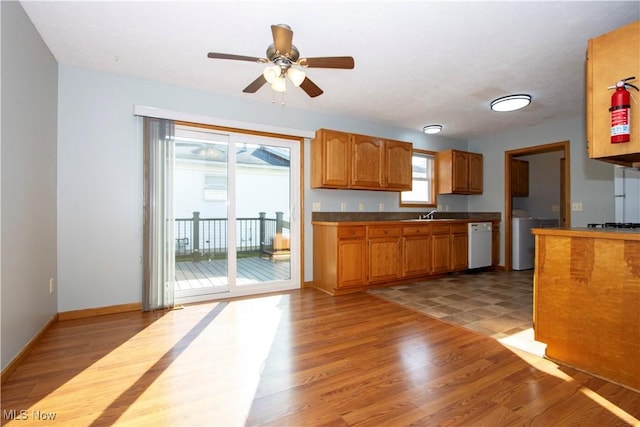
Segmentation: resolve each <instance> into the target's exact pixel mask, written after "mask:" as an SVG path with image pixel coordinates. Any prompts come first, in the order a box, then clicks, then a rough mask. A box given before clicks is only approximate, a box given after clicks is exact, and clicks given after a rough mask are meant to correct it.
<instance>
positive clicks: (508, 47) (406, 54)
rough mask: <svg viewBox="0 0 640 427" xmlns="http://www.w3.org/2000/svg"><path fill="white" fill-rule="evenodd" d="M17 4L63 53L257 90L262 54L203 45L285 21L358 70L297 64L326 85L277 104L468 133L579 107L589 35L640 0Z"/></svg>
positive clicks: (225, 44)
mask: <svg viewBox="0 0 640 427" xmlns="http://www.w3.org/2000/svg"><path fill="white" fill-rule="evenodd" d="M21 4H22V5H23V7H24V9H25V11H26V12H27V14H28V15H29V17H30V18H31V20H32V21H33V23H34V25H35V27H36V28H37V29H38V31H39V32H40V34H41V36H42V38H43V39H44V41H45V43H46V44H47V46H48V47H49V49H50V50H51V52H52V53H53V55H54V56H55V58H56V59H57V61H58V62H59V63H61V64H65V65H69V66H76V67H83V68H89V69H94V70H101V71H106V72H112V73H120V74H126V75H132V76H137V77H142V78H145V79H151V80H158V81H162V82H167V83H172V84H176V85H180V86H186V87H191V88H198V89H201V90H205V91H210V92H214V93H218V94H223V95H228V96H233V97H240V98H243V99H246V100H251V101H256V102H262V103H271V102H272V100H273V98H274V94H273V92H272V91H271V89H270V88H269V86H268V85H265V86H263V87H262V89H260V90H259V91H258V92H257V93H255V94H245V93H243V92H242V89H243V88H244V87H245V86H247V85H248V84H249V83H250V82H252V81H253V80H254V79H255V78H256V77H257V76H258V75H259V74H260V73H261V72H262V69H263V68H264V65H260V64H256V63H251V62H243V61H231V60H220V59H216V60H213V59H208V58H207V52H210V51H213V52H222V53H233V54H239V55H246V56H256V57H264V56H265V51H266V48H267V46H268V45H269V44H270V43H272V37H271V29H270V26H271V25H272V24H278V23H284V24H288V25H289V26H291V28H292V30H293V32H294V36H293V43H294V44H295V45H296V46H297V47H298V49H299V50H300V54H301V57H318V56H343V55H351V56H353V57H354V58H355V69H353V70H334V69H317V68H316V69H308V70H307V76H308V77H309V78H310V79H311V80H313V81H314V82H315V83H316V84H317V85H318V86H320V87H321V88H322V89H323V90H324V94H323V95H321V96H319V97H317V98H309V97H308V96H307V95H306V94H305V93H304V92H303V91H302V90H301V89H298V88H294V87H290V88H289V89H288V91H287V92H286V95H285V102H286V106H285V107H284V108H301V109H305V110H313V111H317V112H326V113H332V114H339V115H344V116H350V117H355V118H361V119H365V120H369V121H374V122H379V123H383V124H387V125H392V126H396V127H401V128H411V129H421V128H422V126H424V125H426V124H431V123H440V124H442V125H444V130H443V132H442V135H443V136H448V137H453V138H460V139H465V140H466V139H472V138H478V137H482V136H486V135H491V134H493V133H496V132H498V131H501V130H505V129H510V128H520V127H524V126H530V125H534V124H537V123H539V122H541V121H542V120H545V119H547V118H550V117H561V116H567V115H579V114H583V112H584V92H585V90H584V62H585V50H586V46H587V40H588V39H590V38H592V37H595V36H598V35H600V34H603V33H605V32H608V31H611V30H613V29H615V28H618V27H620V26H622V25H624V24H627V23H629V22H632V21H635V20H638V19H640V2H638V1H622V2H613V1H586V2H575V1H555V2H551V1H539V2H523V1H508V2H507V1H504V2H484V1H474V2H459V1H455V2H454V1H437V2H428V1H367V2H364V1H340V2H337V1H302V0H300V1H254V2H248V1H200V2H195V1H116V2H112V1H96V2H90V1H79V2H72V1H24V0H23V1H21ZM620 77H621V78H623V77H629V76H620ZM638 78H640V76H638ZM611 83H612V84H613V83H615V82H611ZM523 92H524V93H529V94H531V95H532V96H533V102H532V104H531V105H530V106H528V107H526V108H525V109H523V110H520V111H519V112H514V113H495V112H491V111H490V110H489V102H490V101H491V100H492V99H494V98H496V97H499V96H503V95H507V94H511V93H523ZM277 99H278V100H279V98H277ZM276 105H277V107H276V106H274V108H281V107H280V106H279V105H278V104H276Z"/></svg>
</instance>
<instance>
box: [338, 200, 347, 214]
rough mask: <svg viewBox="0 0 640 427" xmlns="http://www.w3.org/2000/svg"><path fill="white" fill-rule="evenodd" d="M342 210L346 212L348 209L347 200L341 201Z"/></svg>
mask: <svg viewBox="0 0 640 427" xmlns="http://www.w3.org/2000/svg"><path fill="white" fill-rule="evenodd" d="M340 211H341V212H346V211H347V204H346V203H345V202H341V203H340Z"/></svg>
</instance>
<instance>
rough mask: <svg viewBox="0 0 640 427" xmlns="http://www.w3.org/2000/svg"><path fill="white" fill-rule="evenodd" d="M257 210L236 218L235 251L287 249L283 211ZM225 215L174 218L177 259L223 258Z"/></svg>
mask: <svg viewBox="0 0 640 427" xmlns="http://www.w3.org/2000/svg"><path fill="white" fill-rule="evenodd" d="M266 215H267V214H266V212H260V213H259V216H258V217H257V218H237V219H236V251H237V253H238V254H243V255H269V254H274V253H278V252H283V251H288V250H289V240H288V239H287V238H286V237H284V235H283V231H284V230H285V229H289V222H288V221H284V220H283V213H282V212H276V217H275V218H267V217H266ZM227 226H228V220H227V218H200V212H194V213H193V216H192V217H191V218H176V220H175V230H174V233H175V239H176V244H175V254H176V257H177V258H192V259H193V260H194V261H197V260H200V259H202V258H210V259H215V258H225V257H226V256H227V251H228V244H227V241H228V235H227V234H228V233H227V229H228V227H227Z"/></svg>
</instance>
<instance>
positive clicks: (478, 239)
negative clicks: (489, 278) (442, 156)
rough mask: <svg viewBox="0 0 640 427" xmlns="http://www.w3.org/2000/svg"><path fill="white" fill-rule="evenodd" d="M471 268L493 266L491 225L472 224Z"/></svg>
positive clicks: (470, 237) (470, 244)
mask: <svg viewBox="0 0 640 427" xmlns="http://www.w3.org/2000/svg"><path fill="white" fill-rule="evenodd" d="M468 227H469V228H468V236H469V268H480V267H489V266H490V265H491V223H490V222H470V223H469V225H468Z"/></svg>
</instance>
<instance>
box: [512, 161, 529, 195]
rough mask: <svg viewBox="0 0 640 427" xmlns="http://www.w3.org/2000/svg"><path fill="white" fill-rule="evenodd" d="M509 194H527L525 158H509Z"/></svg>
mask: <svg viewBox="0 0 640 427" xmlns="http://www.w3.org/2000/svg"><path fill="white" fill-rule="evenodd" d="M511 195H512V196H513V197H528V196H529V162H527V161H525V160H519V159H512V160H511Z"/></svg>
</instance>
